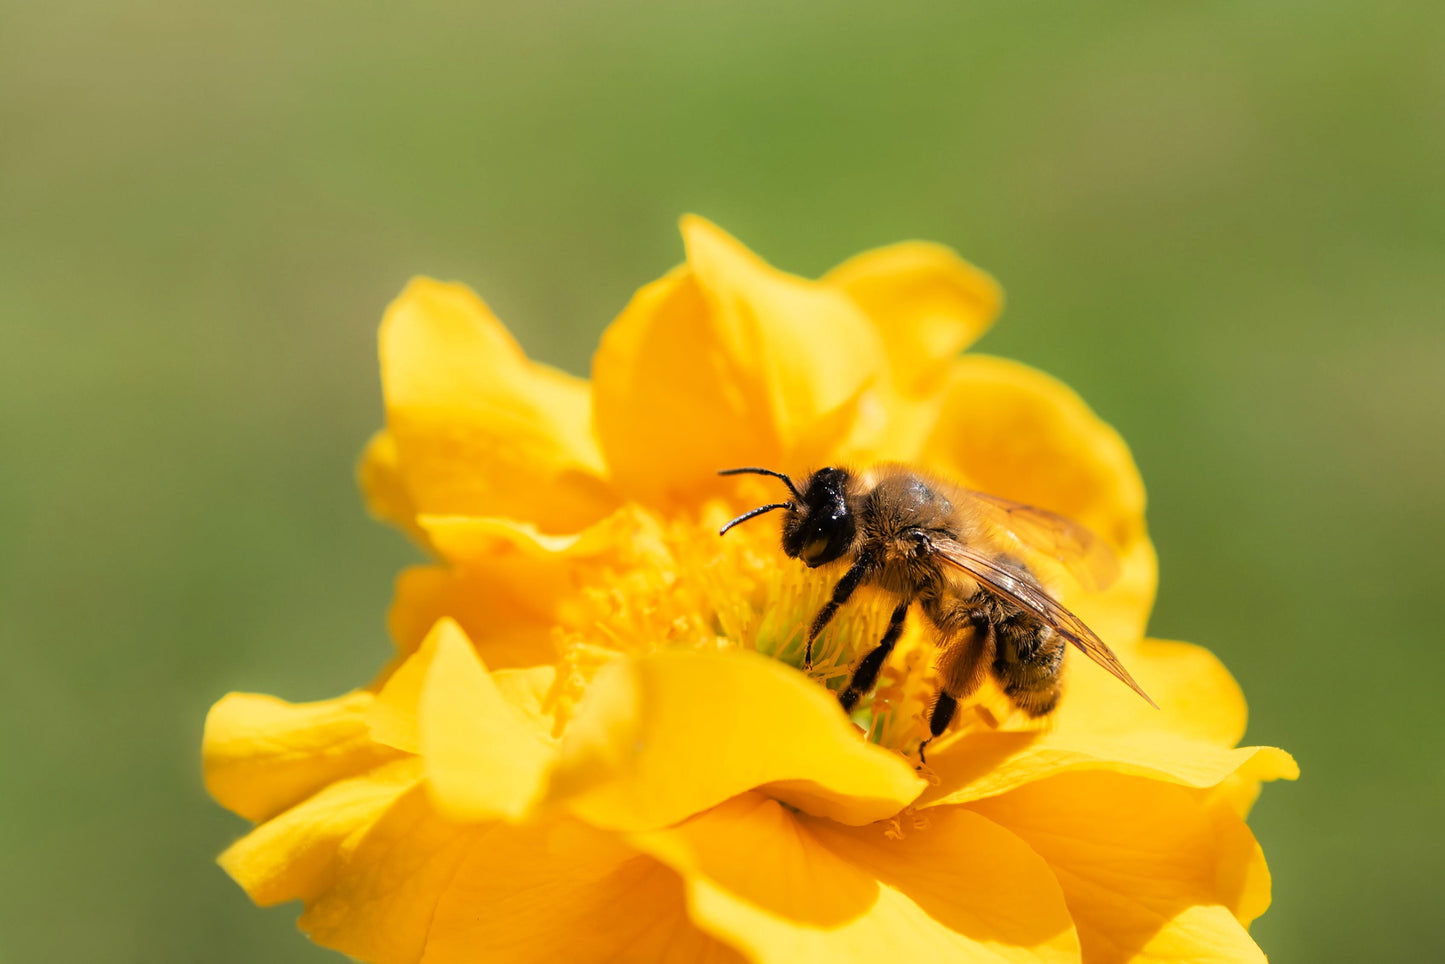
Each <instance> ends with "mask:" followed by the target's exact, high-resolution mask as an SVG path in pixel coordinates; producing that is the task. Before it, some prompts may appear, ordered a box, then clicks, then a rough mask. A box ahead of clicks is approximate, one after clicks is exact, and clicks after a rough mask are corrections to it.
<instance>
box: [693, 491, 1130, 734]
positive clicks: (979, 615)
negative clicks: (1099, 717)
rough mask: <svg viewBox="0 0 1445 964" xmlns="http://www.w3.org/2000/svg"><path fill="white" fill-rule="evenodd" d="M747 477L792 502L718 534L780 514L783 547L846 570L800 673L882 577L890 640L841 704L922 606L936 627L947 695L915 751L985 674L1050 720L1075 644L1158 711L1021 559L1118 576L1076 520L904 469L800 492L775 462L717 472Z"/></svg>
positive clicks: (846, 705)
mask: <svg viewBox="0 0 1445 964" xmlns="http://www.w3.org/2000/svg"><path fill="white" fill-rule="evenodd" d="M745 473H746V474H753V475H767V476H772V477H773V478H776V479H781V480H782V482H783V484H784V485H786V486H787V487H788V491H789V492H790V493H791V494H792V498H791V499H789V500H788V501H786V502H775V503H772V504H770V505H764V506H759V507H758V508H756V509H752V510H750V511H748V512H744V513H743V514H742V515H740V516H738V517H737V518H736V519H733V520H732V521H731V522H729V523H728V524H727V525H725V526H723V527H722V530H721V531H720V532H719V535H722V534H725V533H726V532H727V531H728V530H729V529H731V528H732V527H733V526H735V525H738V524H739V523H742V522H746V521H747V520H749V519H752V518H754V517H756V516H759V515H762V514H763V513H765V512H772V511H773V510H775V509H783V510H785V515H784V516H783V552H785V553H786V554H787V555H788V556H789V557H790V558H793V559H802V560H803V562H804V563H805V564H806V565H807V566H808V567H809V568H817V567H819V566H825V565H828V564H829V563H833V562H839V563H845V564H846V565H847V569H846V570H845V571H844V572H843V575H842V577H841V578H840V579H839V580H838V582H837V584H836V585H835V586H834V587H833V593H832V596H831V598H830V599H829V600H828V601H827V602H826V603H825V604H824V605H823V608H822V609H820V610H819V611H818V614H817V615H816V616H815V617H814V618H813V622H812V624H811V625H810V626H809V627H808V636H807V650H806V653H805V655H804V668H809V667H811V665H812V654H813V641H814V640H816V639H817V638H818V634H819V633H821V632H822V631H823V628H824V627H825V626H827V625H828V622H829V620H831V619H832V618H833V616H834V615H835V614H836V613H837V612H838V609H839V608H840V607H841V606H843V605H844V604H845V603H847V602H848V600H849V598H851V597H852V595H853V593H854V592H855V591H856V590H857V589H858V587H860V586H864V585H868V586H875V587H877V588H878V589H881V590H883V591H884V592H887V593H889V594H891V595H892V596H894V597H896V599H897V604H896V605H895V607H894V609H893V615H892V616H891V617H890V619H889V621H888V628H887V630H886V631H885V632H884V634H883V638H882V639H881V640H880V641H879V642H878V644H877V645H876V646H875V647H873V649H872V650H870V651H869V652H868V653H867V655H865V656H864V657H863V658H862V659H861V660H859V661H858V664H857V665H856V666H855V667H854V669H853V672H852V676H851V678H850V679H849V680H848V684H847V686H845V687H844V688H843V689H842V691H841V692H840V693H839V694H838V700H839V702H841V703H842V704H843V709H844V710H845V711H851V710H852V709H853V707H854V706H855V705H857V703H858V700H859V698H860V697H862V696H863V695H864V694H866V693H868V692H869V691H870V690H872V688H873V685H874V684H875V683H876V682H877V681H878V672H879V669H880V668H881V667H882V666H883V661H884V660H886V659H887V658H888V654H889V653H890V652H892V650H893V647H894V645H895V644H896V643H897V642H898V639H899V637H900V636H901V635H902V634H903V625H904V621H905V620H906V619H907V617H908V611H909V609H910V608H911V607H912V606H913V604H914V603H915V602H916V603H917V604H918V608H919V611H920V612H921V613H922V615H923V618H924V619H925V620H926V621H927V623H928V625H929V626H930V627H931V628H932V629H933V630H934V632H935V633H936V643H937V646H938V648H939V654H938V659H937V669H938V676H939V680H940V683H939V693H938V697H937V699H936V701H935V702H934V704H933V709H932V710H931V712H930V715H929V720H928V729H929V734H930V735H929V736H928V738H927V739H925V740H924V741H923V742H922V744H920V746H919V748H918V756H919V760H920V761H922V760H924V759H925V757H924V755H923V754H924V747H926V746H927V745H928V744H929V742H931V741H932V740H934V739H936V738H937V737H938V736H939V734H941V733H943V731H944V730H946V729H947V728H948V724H949V723H950V722H951V721H952V720H953V716H954V713H955V711H956V710H957V709H958V703H959V701H960V700H963V699H966V698H967V697H968V696H970V695H971V694H972V693H973V692H974V691H975V690H976V689H977V688H978V687H979V685H980V684H981V683H982V682H983V680H984V677H985V675H986V674H988V673H990V672H991V673H992V674H993V676H994V679H996V680H997V681H998V683H999V685H1000V687H1001V688H1002V689H1003V692H1004V693H1005V694H1006V695H1007V696H1008V699H1009V701H1010V702H1011V703H1012V704H1013V705H1014V706H1016V707H1017V708H1018V709H1020V710H1022V711H1023V712H1024V713H1026V714H1028V715H1029V716H1031V717H1042V716H1046V715H1048V714H1049V713H1051V712H1053V710H1054V709H1055V708H1056V707H1057V706H1058V704H1059V698H1060V696H1061V695H1062V690H1061V688H1060V685H1059V681H1060V676H1061V673H1062V669H1063V660H1064V652H1065V650H1066V649H1067V644H1068V643H1072V644H1073V645H1075V646H1077V647H1078V648H1079V649H1081V650H1082V651H1083V652H1084V653H1085V654H1086V655H1087V656H1088V657H1089V658H1090V659H1092V660H1093V661H1094V662H1096V663H1098V664H1099V665H1100V666H1102V667H1104V669H1106V670H1108V671H1109V672H1110V673H1112V674H1113V675H1114V676H1115V677H1117V678H1118V679H1119V680H1120V681H1122V682H1123V683H1124V684H1125V685H1127V686H1129V688H1131V689H1132V690H1134V692H1136V693H1138V694H1139V695H1140V696H1142V697H1144V699H1145V700H1147V701H1148V703H1149V705H1151V706H1154V707H1156V708H1157V704H1155V702H1154V701H1153V700H1152V699H1149V695H1148V694H1147V693H1145V692H1144V690H1143V689H1142V688H1140V686H1139V684H1138V683H1136V682H1135V681H1134V678H1133V677H1132V676H1130V675H1129V671H1128V670H1126V669H1125V668H1124V666H1123V664H1121V663H1120V662H1119V660H1118V658H1117V657H1116V656H1115V655H1114V653H1113V652H1112V651H1111V650H1110V649H1109V647H1108V646H1106V645H1105V644H1104V641H1103V640H1101V639H1100V638H1099V637H1098V635H1096V634H1095V633H1094V631H1093V630H1091V629H1090V628H1089V627H1088V626H1086V625H1084V622H1083V620H1081V619H1079V617H1077V616H1075V615H1074V614H1073V613H1071V612H1069V610H1067V609H1065V608H1064V607H1063V606H1062V605H1061V604H1060V603H1059V602H1058V600H1056V599H1055V598H1054V597H1053V596H1051V595H1050V594H1049V593H1048V592H1047V591H1046V590H1045V589H1044V588H1043V586H1042V585H1041V584H1040V582H1039V579H1038V577H1037V576H1035V574H1034V572H1033V570H1032V569H1030V568H1029V566H1028V565H1027V564H1026V563H1025V562H1024V561H1023V559H1021V558H1020V557H1019V556H1018V555H1016V554H1015V551H1016V550H1017V549H1018V548H1020V547H1026V548H1030V549H1034V550H1037V551H1041V552H1044V553H1046V554H1048V555H1050V556H1052V557H1054V558H1055V559H1057V560H1058V561H1059V562H1061V563H1063V565H1064V566H1065V567H1066V568H1067V569H1068V571H1069V572H1070V573H1072V574H1073V575H1074V576H1075V577H1076V578H1078V579H1079V581H1080V582H1081V583H1082V584H1083V585H1085V586H1086V587H1087V588H1092V589H1099V588H1103V587H1104V586H1106V585H1108V584H1109V583H1110V582H1112V581H1113V579H1114V578H1115V577H1116V576H1117V574H1118V562H1117V560H1116V559H1115V557H1114V554H1113V552H1112V550H1110V549H1109V547H1108V546H1107V545H1105V544H1104V543H1103V542H1102V541H1101V540H1099V539H1098V538H1097V537H1096V536H1095V535H1094V534H1093V533H1092V532H1090V531H1089V530H1088V529H1086V528H1085V527H1083V526H1082V525H1079V524H1078V523H1077V522H1074V521H1073V520H1071V519H1066V518H1064V517H1063V516H1060V515H1056V514H1055V513H1052V512H1049V511H1047V510H1044V509H1039V508H1036V507H1034V506H1029V505H1024V504H1023V503H1020V502H1013V501H1011V500H1009V499H1004V498H1000V497H999V496H995V495H989V494H987V493H983V492H975V491H973V490H970V489H965V488H963V487H961V486H958V485H955V484H953V483H951V482H948V481H945V480H943V479H940V478H937V477H934V476H932V475H928V474H926V473H924V472H920V471H918V470H916V469H914V468H911V467H909V466H906V465H886V464H885V465H879V466H875V467H873V468H870V469H866V470H863V471H853V470H850V469H846V468H825V469H819V470H818V471H816V472H814V473H812V474H811V475H809V476H808V477H807V479H805V480H804V481H803V484H802V485H801V487H800V486H798V485H796V484H794V482H793V480H792V479H791V478H790V477H788V476H787V475H785V474H783V473H782V472H775V471H773V470H772V469H760V468H739V469H726V470H724V471H722V472H720V473H718V474H719V475H741V474H745Z"/></svg>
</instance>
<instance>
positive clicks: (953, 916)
mask: <svg viewBox="0 0 1445 964" xmlns="http://www.w3.org/2000/svg"><path fill="white" fill-rule="evenodd" d="M632 840H633V842H634V843H635V844H636V845H637V846H639V847H641V848H642V849H644V850H646V851H647V852H649V853H651V854H653V855H654V856H656V857H657V858H658V859H659V860H662V861H664V862H665V863H667V864H668V865H669V866H671V867H673V868H674V869H675V870H677V872H678V873H680V874H682V876H683V878H684V880H686V882H687V889H688V902H689V907H690V910H691V913H692V916H693V919H694V920H695V921H696V922H697V924H698V925H699V926H700V927H702V928H704V929H705V930H707V931H709V932H710V933H712V934H714V935H716V936H718V937H720V938H722V939H724V940H726V941H728V942H730V943H732V944H735V945H736V946H738V947H740V948H742V949H743V950H744V951H745V952H746V953H747V954H748V956H749V957H750V958H751V959H752V960H754V961H758V962H763V964H774V962H776V964H792V962H795V961H830V962H832V961H837V962H849V961H856V962H859V964H864V962H866V964H873V962H876V961H890V960H947V961H980V962H983V961H988V962H1001V961H1018V962H1030V964H1032V962H1042V961H1058V962H1063V961H1077V960H1078V959H1079V945H1078V939H1077V937H1076V936H1075V934H1074V929H1073V925H1072V923H1071V922H1070V920H1069V915H1068V912H1067V911H1066V909H1065V907H1064V902H1063V898H1062V895H1061V894H1060V891H1059V886H1058V884H1057V883H1056V882H1055V880H1054V878H1053V875H1052V874H1050V873H1049V868H1048V866H1047V865H1046V864H1045V863H1044V862H1043V861H1042V860H1040V859H1039V858H1038V857H1037V856H1036V855H1035V854H1034V853H1032V852H1031V851H1030V850H1029V848H1028V847H1027V846H1025V845H1024V844H1022V843H1021V842H1020V841H1019V840H1018V839H1017V838H1015V837H1014V836H1013V835H1011V834H1009V833H1008V832H1006V831H1004V830H1001V829H1000V828H998V827H997V826H994V825H993V824H991V823H989V822H988V821H987V820H984V819H982V818H980V817H978V816H976V815H974V814H969V813H962V812H955V813H950V814H947V815H945V816H944V817H943V818H942V819H940V820H939V821H937V823H936V824H935V825H934V826H931V827H929V828H928V829H927V830H918V831H914V832H913V833H910V834H909V835H908V836H906V837H905V838H904V839H902V840H896V839H890V838H889V837H887V836H886V835H885V833H884V828H883V827H881V826H877V825H875V826H871V827H861V828H857V829H854V830H850V829H847V828H840V827H837V826H836V825H835V824H832V823H831V822H830V821H826V820H819V819H814V818H808V817H803V816H799V815H795V814H793V813H790V812H789V811H788V810H787V809H786V808H784V807H783V806H782V805H780V804H779V803H778V802H777V801H775V800H772V799H769V798H767V797H764V796H762V795H761V794H746V795H744V796H741V797H738V798H736V799H733V800H730V801H728V802H726V803H724V804H722V805H721V806H718V807H716V808H715V809H713V810H710V811H708V812H706V813H703V814H700V815H698V816H697V817H694V818H693V819H691V820H689V821H687V822H686V823H683V824H681V825H679V826H677V827H674V828H670V829H666V830H658V831H653V832H650V833H644V834H636V835H634V836H633V837H632ZM1020 908H1027V911H1026V912H1024V913H1021V912H1020Z"/></svg>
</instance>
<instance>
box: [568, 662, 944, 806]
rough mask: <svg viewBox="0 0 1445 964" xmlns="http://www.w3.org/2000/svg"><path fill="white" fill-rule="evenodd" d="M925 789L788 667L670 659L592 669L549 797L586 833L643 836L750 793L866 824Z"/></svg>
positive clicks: (835, 703)
mask: <svg viewBox="0 0 1445 964" xmlns="http://www.w3.org/2000/svg"><path fill="white" fill-rule="evenodd" d="M923 785H924V784H923V781H922V780H921V779H920V778H919V777H918V776H917V775H916V774H915V773H914V772H913V770H912V768H911V767H909V766H908V765H907V764H906V763H905V762H904V761H903V759H902V758H901V757H899V756H898V755H897V754H895V753H890V752H888V751H886V750H883V749H880V748H879V747H877V746H874V745H872V744H870V743H866V742H864V741H863V740H862V739H861V738H860V736H859V733H858V730H857V728H856V727H855V726H854V725H853V724H852V723H851V722H849V721H848V719H847V717H845V716H844V715H843V711H842V710H841V709H840V708H839V706H838V701H837V700H836V699H835V698H833V697H832V696H831V695H830V694H829V693H828V692H827V691H826V690H824V689H823V688H822V687H819V686H817V685H815V684H813V683H811V682H809V681H808V680H807V679H806V678H805V677H803V676H802V674H800V673H798V672H797V671H796V670H793V669H790V668H788V667H786V666H783V665H782V664H780V663H777V662H775V661H773V660H770V659H767V658H765V657H763V656H760V655H757V654H754V653H747V652H732V653H699V652H690V651H673V652H661V653H657V654H655V655H651V656H645V657H640V658H637V659H632V660H618V661H616V662H614V663H612V664H609V665H608V666H606V667H604V668H603V669H602V671H601V672H599V673H598V675H597V677H596V678H595V679H594V680H593V682H592V684H591V686H589V687H588V691H587V694H586V696H585V697H584V698H583V701H582V703H581V704H580V705H579V707H578V711H577V716H576V717H575V718H574V719H573V720H572V722H571V724H570V725H569V726H568V729H567V732H566V734H565V735H564V737H563V743H562V755H561V759H560V761H559V763H558V768H557V773H556V774H555V776H554V778H553V784H552V793H553V795H554V796H555V797H557V798H559V799H569V801H570V805H571V807H572V809H573V811H574V812H575V813H577V814H578V815H579V816H581V817H583V818H584V819H586V820H587V821H589V822H590V823H592V824H594V825H596V826H600V827H608V828H613V829H622V830H644V829H649V828H652V827H659V826H666V825H668V824H672V823H676V822H677V821H679V820H682V819H684V818H685V817H688V816H690V815H692V814H694V813H697V812H699V811H701V810H705V809H707V808H708V807H711V806H713V805H715V804H718V803H721V802H722V801H723V800H726V799H728V798H729V797H732V796H735V795H736V794H739V793H742V792H744V791H746V790H750V789H752V788H754V787H759V786H764V787H765V789H766V790H767V792H769V793H770V794H771V795H772V796H775V797H777V798H778V799H780V800H783V801H785V802H787V803H789V804H791V805H792V806H795V807H797V808H799V809H801V810H804V811H806V812H808V813H813V814H818V815H820V816H825V817H829V818H831V819H833V820H837V821H839V822H840V823H845V824H862V823H869V822H871V821H873V820H878V819H881V818H883V817H888V816H891V815H892V814H894V813H897V812H898V810H900V809H901V808H902V807H903V806H904V805H905V804H907V803H908V802H909V801H910V800H912V799H913V798H914V797H916V796H917V795H918V793H919V791H920V790H921V789H922V788H923Z"/></svg>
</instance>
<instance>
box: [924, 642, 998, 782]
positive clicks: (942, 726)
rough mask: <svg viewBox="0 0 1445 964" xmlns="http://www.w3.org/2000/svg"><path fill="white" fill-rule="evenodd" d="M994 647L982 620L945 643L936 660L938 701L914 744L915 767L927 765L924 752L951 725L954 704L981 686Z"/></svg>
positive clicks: (955, 708) (955, 710)
mask: <svg viewBox="0 0 1445 964" xmlns="http://www.w3.org/2000/svg"><path fill="white" fill-rule="evenodd" d="M996 645H997V643H996V640H995V637H994V627H993V624H992V623H991V622H989V621H988V620H987V619H986V618H982V617H977V618H974V619H971V620H970V621H969V623H968V625H967V628H965V629H963V630H961V631H960V632H959V633H958V634H957V635H954V636H952V637H951V638H949V639H948V640H946V641H945V643H944V645H943V652H942V653H941V654H940V655H939V658H938V678H939V681H940V686H939V691H938V698H937V699H936V700H935V701H934V703H933V711H932V712H931V713H930V714H929V716H928V738H927V739H926V740H924V741H923V742H922V743H920V744H918V762H919V763H927V762H928V760H927V757H926V756H925V755H924V750H925V748H926V747H927V746H928V744H930V743H932V742H933V741H934V740H936V739H938V738H939V737H940V736H942V735H943V731H944V730H946V729H948V724H950V723H952V722H953V715H954V713H956V712H957V711H958V701H959V700H962V699H966V698H968V696H969V695H970V694H971V693H973V691H974V690H976V689H978V687H979V684H981V683H982V682H983V678H984V674H985V673H986V672H987V670H988V666H989V664H990V663H991V662H993V655H994V649H995V647H996Z"/></svg>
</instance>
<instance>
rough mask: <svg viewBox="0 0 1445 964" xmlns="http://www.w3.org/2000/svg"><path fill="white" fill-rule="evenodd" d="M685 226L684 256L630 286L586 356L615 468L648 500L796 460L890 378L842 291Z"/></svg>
mask: <svg viewBox="0 0 1445 964" xmlns="http://www.w3.org/2000/svg"><path fill="white" fill-rule="evenodd" d="M682 233H683V240H684V242H685V244H686V247H687V265H686V266H685V267H684V268H681V269H679V270H677V271H674V272H672V273H671V274H669V275H667V276H666V277H664V278H662V279H661V280H659V281H656V282H654V283H653V284H650V285H648V286H646V287H644V288H643V289H641V290H640V291H639V292H638V293H637V295H636V296H635V297H634V298H633V299H632V302H631V304H629V305H628V306H627V308H626V309H625V310H624V311H623V312H622V314H621V315H620V316H619V317H618V318H617V320H616V321H614V322H613V323H612V325H611V326H610V327H609V328H608V329H607V331H606V332H605V333H604V334H603V336H602V344H601V347H600V348H599V349H598V351H597V355H596V357H595V359H594V361H593V366H592V375H593V385H594V392H595V398H596V425H597V436H598V439H599V441H600V442H601V444H602V450H603V451H604V452H605V453H606V456H607V463H608V465H609V466H611V468H612V471H613V477H614V478H615V480H616V482H617V484H618V485H619V486H620V487H622V488H623V489H624V490H625V491H626V492H628V493H629V494H631V495H633V496H634V497H637V498H640V499H641V500H643V501H648V502H652V503H659V502H664V501H669V500H675V499H692V498H696V497H698V495H699V494H700V493H706V492H717V491H722V490H723V489H722V486H721V485H720V483H719V480H718V479H717V477H716V472H717V471H718V470H719V469H725V468H732V467H734V466H739V465H766V466H769V467H776V468H782V469H800V468H802V466H799V465H794V464H793V463H794V461H795V460H796V459H798V458H799V457H800V453H802V452H805V451H806V452H816V451H826V450H828V449H829V448H831V447H832V446H833V445H834V444H835V442H836V441H839V440H841V438H842V437H843V435H844V434H846V432H847V430H848V428H849V426H850V424H851V419H850V418H846V417H838V412H839V410H841V409H844V408H845V407H846V406H851V405H856V404H857V402H858V398H859V395H860V393H861V392H862V391H863V390H864V388H865V387H866V386H867V385H868V384H869V383H870V382H873V381H877V380H878V379H880V378H881V377H884V376H886V356H885V354H884V350H883V345H882V342H881V339H880V338H879V336H878V332H877V331H876V329H875V328H874V326H873V324H872V323H871V322H870V321H869V319H868V318H867V316H866V315H864V313H863V312H862V310H861V309H860V308H859V307H858V306H857V304H856V303H854V302H853V301H852V300H851V299H850V298H848V297H847V295H845V294H844V293H843V292H842V291H841V290H839V289H838V288H836V287H834V286H832V285H826V284H821V283H818V282H811V281H806V280H804V279H802V278H798V277H795V276H793V275H788V274H785V273H783V272H781V271H778V270H777V269H775V268H773V267H771V266H769V265H768V264H766V263H764V262H763V261H762V260H761V259H759V258H758V257H757V256H756V255H754V254H753V253H752V252H750V251H748V250H747V249H746V248H744V247H743V246H742V245H741V244H739V243H738V242H737V241H736V240H734V239H733V238H731V237H729V236H728V235H727V234H725V233H724V232H723V231H721V230H720V229H718V228H717V227H716V226H714V225H712V224H710V223H708V222H707V221H704V220H703V219H701V218H697V217H688V218H684V219H683V222H682ZM822 436H827V437H826V438H824V437H822ZM660 453H665V456H666V457H665V458H663V457H659V455H660Z"/></svg>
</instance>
